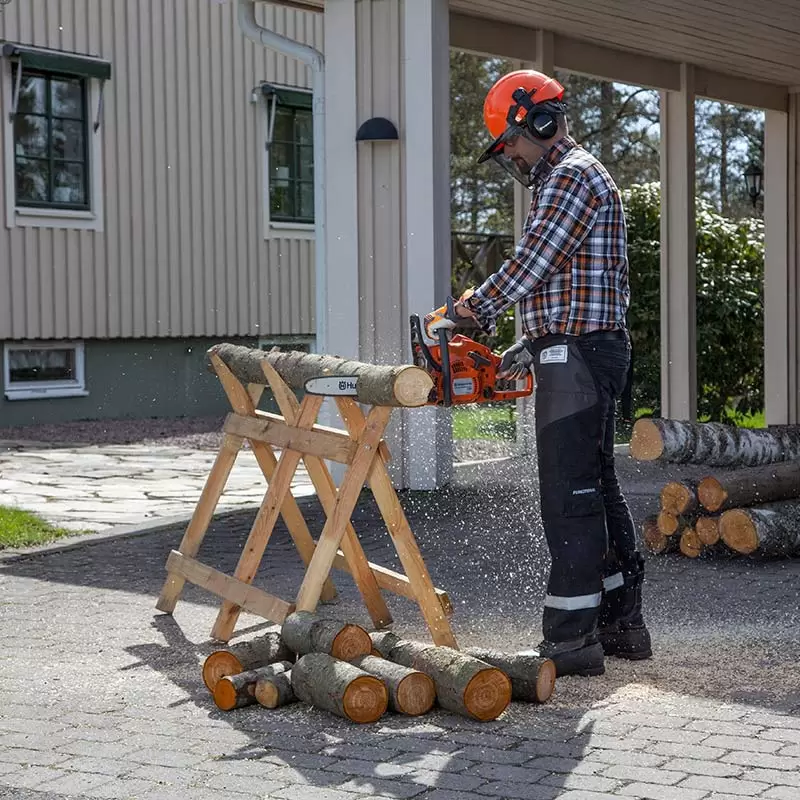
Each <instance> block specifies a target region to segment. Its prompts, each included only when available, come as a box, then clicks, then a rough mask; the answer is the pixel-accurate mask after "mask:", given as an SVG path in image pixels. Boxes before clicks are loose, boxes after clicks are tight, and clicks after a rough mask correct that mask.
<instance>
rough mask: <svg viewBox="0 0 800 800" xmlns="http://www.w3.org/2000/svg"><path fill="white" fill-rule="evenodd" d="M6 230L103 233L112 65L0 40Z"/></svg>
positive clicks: (87, 57)
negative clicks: (107, 89)
mask: <svg viewBox="0 0 800 800" xmlns="http://www.w3.org/2000/svg"><path fill="white" fill-rule="evenodd" d="M0 55H2V57H3V58H2V64H0V67H2V71H1V72H0V79H1V80H2V87H0V88H2V91H0V94H2V95H3V96H5V97H7V98H9V100H10V102H9V106H8V108H9V111H10V113H9V114H7V115H4V116H5V118H4V120H3V121H2V122H0V125H2V124H5V131H4V137H3V138H4V142H5V179H6V187H5V189H6V225H7V226H8V227H9V228H13V227H15V226H17V225H30V226H36V227H49V228H77V229H87V230H95V231H101V230H103V173H102V162H103V151H102V132H103V127H102V120H103V91H104V86H105V85H106V83H107V82H108V80H109V79H110V77H111V64H110V63H109V62H108V61H104V60H103V59H100V58H96V57H94V56H84V55H79V54H76V53H67V52H64V51H61V50H50V49H47V48H39V47H29V46H27V45H21V44H16V43H14V42H0Z"/></svg>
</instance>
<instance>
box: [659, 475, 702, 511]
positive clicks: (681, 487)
mask: <svg viewBox="0 0 800 800" xmlns="http://www.w3.org/2000/svg"><path fill="white" fill-rule="evenodd" d="M660 497H661V508H662V509H663V510H664V511H668V512H669V513H670V514H674V515H675V516H680V515H681V514H688V513H690V512H692V511H694V510H695V508H697V487H696V485H695V484H693V483H688V482H686V481H670V482H669V483H667V484H666V485H665V486H664V487H663V488H662V489H661V495H660Z"/></svg>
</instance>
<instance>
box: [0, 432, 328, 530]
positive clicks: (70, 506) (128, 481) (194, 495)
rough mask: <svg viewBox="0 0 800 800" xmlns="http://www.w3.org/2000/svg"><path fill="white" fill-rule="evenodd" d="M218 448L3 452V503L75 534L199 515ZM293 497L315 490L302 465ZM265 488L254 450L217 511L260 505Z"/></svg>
mask: <svg viewBox="0 0 800 800" xmlns="http://www.w3.org/2000/svg"><path fill="white" fill-rule="evenodd" d="M215 457H216V450H215V449H214V450H212V449H187V448H183V447H170V446H164V445H158V446H154V445H153V444H129V445H102V446H98V445H90V446H80V445H77V446H76V445H73V446H67V445H65V446H56V447H52V446H49V447H37V446H31V444H30V443H26V444H24V445H14V444H10V443H9V444H8V445H6V447H5V448H4V449H2V450H0V497H2V501H1V502H2V503H3V505H11V506H17V507H19V508H24V509H26V510H29V511H35V512H37V513H38V514H41V515H42V516H43V517H44V518H45V519H46V520H47V521H48V522H51V523H53V524H56V525H59V526H60V527H63V528H67V529H70V530H76V531H101V530H108V529H109V528H112V527H114V526H120V525H140V524H141V523H142V522H148V521H153V520H158V519H164V518H169V517H185V518H187V519H188V518H189V517H190V516H191V515H192V511H193V510H194V506H195V504H196V503H197V499H198V497H199V496H200V492H201V491H202V489H203V484H204V482H205V478H206V475H208V473H209V471H210V470H211V465H212V464H213V463H214V459H215ZM292 490H293V492H294V493H295V494H296V495H298V496H302V495H308V494H311V493H312V492H313V487H312V486H311V482H310V481H309V479H308V475H307V474H306V472H305V469H304V468H303V466H302V464H301V465H300V467H299V468H298V470H297V472H296V474H295V479H294V482H293V483H292ZM264 491H265V485H264V478H263V476H262V474H261V470H260V469H259V467H258V464H257V463H256V460H255V457H254V456H253V452H252V450H250V449H247V448H244V449H242V450H241V452H240V453H239V457H238V458H237V460H236V463H235V465H234V467H233V470H232V471H231V475H230V479H229V481H228V485H227V487H226V490H225V493H224V494H223V496H222V499H221V500H220V504H219V506H218V508H219V510H220V511H230V510H234V509H236V508H242V507H244V506H252V505H254V504H256V505H257V504H258V503H260V502H261V500H262V499H263V497H264Z"/></svg>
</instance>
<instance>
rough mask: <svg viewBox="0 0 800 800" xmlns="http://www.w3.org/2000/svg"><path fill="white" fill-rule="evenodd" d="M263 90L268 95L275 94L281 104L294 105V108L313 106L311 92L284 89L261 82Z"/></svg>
mask: <svg viewBox="0 0 800 800" xmlns="http://www.w3.org/2000/svg"><path fill="white" fill-rule="evenodd" d="M261 91H262V92H263V93H264V94H265V95H266V96H267V97H271V96H272V95H275V96H276V97H277V99H278V103H279V104H280V105H286V106H292V107H293V108H313V97H312V95H311V92H301V91H296V90H294V89H284V88H283V87H281V86H271V85H270V84H268V83H262V84H261Z"/></svg>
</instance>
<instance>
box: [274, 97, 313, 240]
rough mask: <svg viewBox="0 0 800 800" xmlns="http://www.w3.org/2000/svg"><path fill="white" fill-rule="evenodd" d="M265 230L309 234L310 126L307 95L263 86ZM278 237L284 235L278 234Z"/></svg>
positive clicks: (311, 161)
mask: <svg viewBox="0 0 800 800" xmlns="http://www.w3.org/2000/svg"><path fill="white" fill-rule="evenodd" d="M262 93H263V95H264V98H265V106H266V115H265V120H266V137H265V138H266V141H267V145H268V146H267V151H266V153H267V155H266V161H265V167H266V169H265V172H266V179H267V185H268V192H267V200H266V202H267V208H266V209H265V217H266V222H267V231H266V235H267V236H269V235H270V233H269V229H270V228H273V229H279V230H281V231H283V232H285V231H287V230H292V229H294V230H295V231H298V232H299V234H298V235H303V233H305V234H306V235H313V225H314V130H313V129H314V123H313V112H312V107H311V101H312V97H311V93H310V92H308V91H298V90H292V89H282V88H276V87H273V86H270V85H269V84H263V86H262ZM280 235H284V233H281V234H280Z"/></svg>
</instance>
